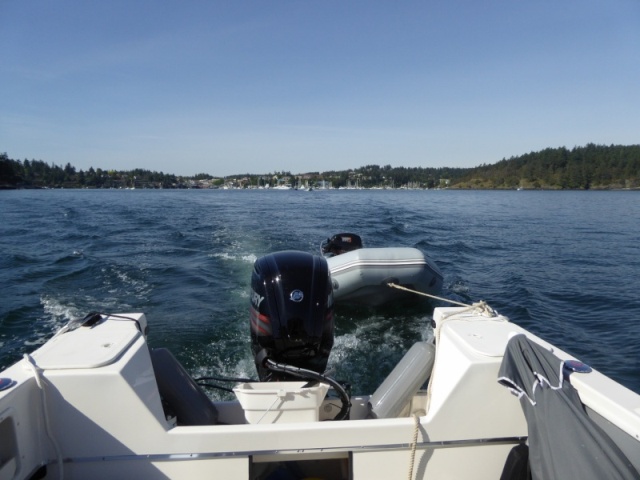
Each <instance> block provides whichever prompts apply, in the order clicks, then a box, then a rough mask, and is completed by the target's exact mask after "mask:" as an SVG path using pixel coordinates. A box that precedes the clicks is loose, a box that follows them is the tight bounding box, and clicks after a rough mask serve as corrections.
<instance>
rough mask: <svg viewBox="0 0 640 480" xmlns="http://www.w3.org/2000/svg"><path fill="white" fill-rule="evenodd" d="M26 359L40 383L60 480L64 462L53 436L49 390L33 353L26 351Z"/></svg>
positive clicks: (45, 422) (46, 427)
mask: <svg viewBox="0 0 640 480" xmlns="http://www.w3.org/2000/svg"><path fill="white" fill-rule="evenodd" d="M24 359H25V360H26V362H27V364H28V365H29V367H31V370H32V371H33V376H34V377H35V379H36V384H37V385H38V388H39V389H40V394H41V396H42V411H43V416H44V427H45V430H46V432H47V437H49V440H50V441H51V443H52V445H53V448H54V450H55V452H56V460H57V462H58V478H59V479H60V480H62V479H63V478H64V472H63V464H62V453H61V452H60V447H59V446H58V442H56V439H55V438H54V436H53V433H52V429H51V422H50V421H49V409H48V402H47V391H46V389H45V388H44V383H43V380H42V369H41V368H40V367H39V366H38V364H37V363H36V361H35V360H34V359H33V357H32V356H31V355H29V354H28V353H25V355H24Z"/></svg>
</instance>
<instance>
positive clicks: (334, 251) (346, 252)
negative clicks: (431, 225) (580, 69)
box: [321, 233, 443, 306]
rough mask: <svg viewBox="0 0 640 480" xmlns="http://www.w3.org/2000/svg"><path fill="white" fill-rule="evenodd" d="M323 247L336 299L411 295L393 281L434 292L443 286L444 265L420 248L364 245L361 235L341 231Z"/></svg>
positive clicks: (373, 302)
mask: <svg viewBox="0 0 640 480" xmlns="http://www.w3.org/2000/svg"><path fill="white" fill-rule="evenodd" d="M321 251H322V253H323V255H325V256H326V257H327V262H328V263H329V270H330V272H331V280H332V282H333V294H334V297H335V299H336V301H340V302H345V303H357V304H363V305H369V306H379V305H382V304H385V303H389V302H391V301H395V300H399V299H401V298H406V297H407V296H408V295H411V294H407V293H406V292H405V291H403V290H399V289H393V288H390V287H389V284H390V283H393V284H394V285H398V286H401V287H405V288H409V289H412V290H418V291H421V292H424V293H428V294H431V295H436V294H438V293H439V292H440V290H442V281H443V276H442V273H441V272H440V269H439V268H438V266H437V265H436V264H435V262H434V261H433V260H431V259H430V258H429V257H428V256H427V255H425V254H424V253H423V252H422V251H420V250H418V249H417V248H412V247H385V248H363V247H362V240H361V238H360V237H359V236H358V235H355V234H352V233H339V234H337V235H334V236H333V237H331V238H329V239H327V240H326V241H325V242H323V243H322V245H321Z"/></svg>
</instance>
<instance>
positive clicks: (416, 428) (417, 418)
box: [407, 413, 420, 480]
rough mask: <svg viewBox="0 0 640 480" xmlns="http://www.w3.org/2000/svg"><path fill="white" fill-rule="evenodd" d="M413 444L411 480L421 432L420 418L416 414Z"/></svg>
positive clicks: (410, 463)
mask: <svg viewBox="0 0 640 480" xmlns="http://www.w3.org/2000/svg"><path fill="white" fill-rule="evenodd" d="M413 425H414V428H413V442H411V460H410V462H409V476H408V477H407V478H408V479H409V480H413V467H414V464H415V461H416V448H417V446H418V432H419V431H420V416H419V415H418V414H417V413H416V414H414V415H413Z"/></svg>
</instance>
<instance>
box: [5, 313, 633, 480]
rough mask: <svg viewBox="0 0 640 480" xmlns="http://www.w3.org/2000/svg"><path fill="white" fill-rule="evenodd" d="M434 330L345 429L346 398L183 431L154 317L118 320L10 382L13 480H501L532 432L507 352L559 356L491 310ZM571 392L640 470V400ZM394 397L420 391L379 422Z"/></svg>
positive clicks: (235, 409) (597, 385) (53, 351)
mask: <svg viewBox="0 0 640 480" xmlns="http://www.w3.org/2000/svg"><path fill="white" fill-rule="evenodd" d="M434 320H435V322H436V331H435V349H433V348H432V347H430V348H429V349H426V350H424V352H423V353H421V352H418V354H417V355H416V356H414V357H412V358H410V359H409V360H410V361H408V362H404V364H403V365H400V364H399V365H398V367H396V369H395V370H394V371H393V372H392V373H391V374H390V375H389V378H388V381H387V380H385V382H384V383H383V385H381V387H380V388H379V389H378V391H376V392H374V394H373V395H372V396H357V397H352V399H351V402H352V408H351V416H350V419H349V420H343V421H324V420H329V419H331V418H333V416H334V415H335V412H336V410H337V409H339V407H338V406H336V405H335V403H336V401H335V399H324V400H323V401H322V402H321V406H320V407H319V408H318V409H317V411H315V412H314V413H315V415H314V416H313V418H309V417H308V416H307V415H298V414H296V413H295V412H294V413H291V412H289V413H288V414H287V415H290V416H286V415H283V416H279V415H270V416H269V417H268V420H262V419H263V416H262V415H256V412H252V415H251V416H247V415H246V414H245V413H246V412H245V411H244V410H243V406H241V404H240V402H237V401H232V402H219V403H216V404H215V407H216V408H217V412H218V422H217V424H214V425H190V426H183V425H179V424H176V421H175V419H174V418H172V417H171V416H169V417H168V416H167V412H166V411H165V410H164V409H163V403H162V400H161V396H160V392H159V387H158V375H159V374H162V373H163V372H155V371H154V366H153V364H152V358H151V355H150V350H149V347H148V346H147V343H146V337H145V335H144V332H145V330H146V318H145V316H144V315H142V314H128V315H123V316H119V317H108V318H106V319H103V320H102V321H101V322H100V323H98V324H95V325H93V326H91V327H79V328H77V329H75V330H72V331H69V332H67V333H63V334H61V335H57V336H56V337H54V338H53V339H51V340H49V341H48V342H47V343H46V344H45V345H43V346H42V347H41V348H40V349H38V350H37V351H35V352H34V353H33V354H31V355H30V356H28V357H26V358H25V359H23V360H21V361H19V362H18V363H16V364H15V365H14V366H12V367H10V368H8V369H6V370H4V371H3V372H1V373H0V378H3V379H7V381H5V382H2V384H4V385H5V387H6V388H4V390H2V391H0V479H5V478H6V479H9V478H16V479H26V478H30V477H31V476H32V475H34V474H42V475H46V478H48V479H49V478H52V479H58V478H65V479H86V478H92V479H99V478H110V479H111V478H144V479H153V478H162V479H174V478H175V479H184V478H189V479H200V478H202V479H205V478H207V479H208V478H225V479H249V478H250V479H266V478H267V477H268V476H269V475H270V474H272V473H274V472H276V471H278V469H287V468H289V467H291V468H293V467H295V469H297V471H298V472H300V474H301V475H303V476H306V477H320V478H334V479H344V480H347V479H358V480H359V479H377V478H406V477H408V475H409V474H410V475H411V478H419V479H434V478H435V479H440V478H474V479H480V480H482V479H492V480H493V479H496V478H500V475H501V473H502V471H503V469H504V466H505V462H506V459H507V456H508V454H509V452H510V451H511V450H512V448H513V447H514V446H516V445H519V444H522V443H526V441H527V435H528V428H527V422H526V420H525V417H524V415H523V412H522V409H521V405H520V402H519V401H518V399H517V398H516V397H515V396H513V395H511V394H510V393H509V391H508V390H507V389H506V388H504V387H503V386H502V385H500V384H499V383H498V381H497V377H498V371H499V368H500V364H501V362H502V360H503V354H504V351H505V347H506V345H507V342H508V341H509V339H510V338H511V337H512V336H513V335H515V334H524V335H526V336H527V338H529V339H530V340H531V341H533V342H536V343H537V344H539V345H542V346H543V347H544V348H546V349H549V348H553V347H552V346H551V345H549V344H548V343H546V342H544V341H543V340H541V339H540V338H538V337H536V336H534V335H532V334H530V333H529V332H527V331H525V330H524V329H522V328H520V327H518V326H517V325H515V324H512V323H510V322H509V321H508V320H507V319H506V318H505V317H503V316H499V315H494V316H486V312H480V311H464V310H463V309H459V308H438V309H436V311H435V312H434ZM422 343H427V342H422ZM429 345H433V343H430V344H429ZM429 351H433V352H435V353H434V354H433V357H429V356H428V355H430V354H429V353H428V352H429ZM410 352H411V351H410ZM425 352H426V353H425ZM553 353H554V355H556V356H557V357H558V358H560V359H563V360H564V359H570V358H572V357H570V356H569V355H568V354H567V353H565V352H563V351H562V350H559V349H557V348H553ZM407 355H409V353H408V354H407ZM424 355H427V356H424ZM420 359H422V360H420ZM427 361H428V362H429V366H428V371H427V372H426V374H427V375H428V376H430V380H429V382H428V387H427V388H426V389H425V390H423V389H420V387H415V385H414V387H415V388H416V390H415V391H409V390H408V389H409V388H410V387H411V382H405V381H404V380H406V378H405V377H411V376H413V375H416V374H418V372H419V374H420V375H424V374H425V372H424V370H425V369H426V368H427V365H426V362H427ZM421 362H425V364H423V365H421V364H420V363H421ZM400 363H401V364H402V363H403V362H400ZM420 380H421V379H420ZM571 383H572V384H573V386H574V387H575V389H576V390H577V391H578V392H579V395H580V398H581V401H582V403H583V404H584V407H585V409H586V410H587V411H588V412H589V414H590V415H591V416H592V417H593V418H595V419H598V422H600V423H601V425H602V427H603V428H604V429H606V430H607V432H608V433H609V434H610V435H611V438H614V439H615V441H616V443H617V444H618V445H619V446H620V448H621V449H622V450H623V451H624V452H625V453H626V455H627V456H628V457H629V459H630V460H631V461H632V462H633V463H634V465H635V466H636V468H640V396H639V395H637V394H635V393H633V392H631V391H630V390H628V389H626V388H625V387H623V386H621V385H619V384H617V383H616V382H614V381H613V380H611V379H609V378H607V377H605V376H604V375H602V374H601V373H599V372H597V371H595V370H594V371H592V372H590V373H586V374H577V373H575V374H572V376H571ZM294 387H295V388H298V387H299V385H296V386H294ZM240 388H241V389H243V390H248V389H249V390H250V388H249V387H247V386H243V387H240ZM279 388H280V387H279ZM395 388H402V389H404V390H407V393H408V394H409V395H408V396H404V397H403V398H404V400H402V401H405V400H406V404H404V405H399V407H401V408H399V409H394V410H393V413H390V412H392V411H391V410H387V414H388V415H389V416H388V417H387V418H371V417H372V415H371V407H370V406H369V404H370V403H374V404H377V403H378V402H382V401H384V399H385V398H386V396H387V395H388V394H394V393H395V392H396V390H395ZM411 388H413V387H411ZM385 389H386V391H385ZM245 393H246V392H245ZM274 395H275V396H274V397H273V398H274V399H276V400H278V399H279V400H278V401H277V402H276V401H274V402H268V404H269V406H268V408H266V407H261V408H264V410H265V412H264V413H265V414H267V413H269V414H273V413H274V412H281V411H282V412H281V413H283V414H284V413H287V412H284V409H285V406H284V405H286V404H287V401H288V400H290V396H291V392H288V391H287V389H286V388H285V387H282V388H281V389H280V390H278V389H276V391H275V392H274ZM303 396H304V395H303ZM374 399H375V400H374ZM306 400H308V399H305V401H306ZM278 402H279V403H278ZM303 408H304V409H308V408H309V406H308V405H307V404H306V403H305V406H304V407H303ZM307 413H308V412H307ZM374 417H375V416H374ZM264 418H267V417H264ZM285 418H286V420H284V419H285ZM247 419H251V422H253V423H248V421H247ZM316 419H317V420H316ZM576 441H579V439H577V440H576ZM566 461H567V462H571V461H572V459H570V458H568V459H567V460H566ZM38 478H40V477H38Z"/></svg>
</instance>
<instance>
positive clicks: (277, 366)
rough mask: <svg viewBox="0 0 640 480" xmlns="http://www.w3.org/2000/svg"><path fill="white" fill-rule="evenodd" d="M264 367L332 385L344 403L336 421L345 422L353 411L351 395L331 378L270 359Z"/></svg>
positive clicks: (335, 418)
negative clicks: (350, 411) (351, 410)
mask: <svg viewBox="0 0 640 480" xmlns="http://www.w3.org/2000/svg"><path fill="white" fill-rule="evenodd" d="M264 365H265V366H266V367H267V368H268V369H269V370H272V371H274V372H280V373H287V374H289V375H293V376H294V377H300V378H305V379H309V378H310V379H313V380H317V381H319V382H323V383H328V384H329V385H331V386H332V387H333V388H334V390H335V391H336V392H338V395H339V396H340V400H341V401H342V408H341V409H340V411H339V412H338V414H337V415H336V416H335V417H334V420H344V419H345V418H347V416H348V415H349V410H350V409H351V399H350V398H349V395H347V392H346V390H345V389H344V388H343V387H342V385H340V384H339V383H338V382H336V381H335V380H334V379H333V378H331V377H325V376H324V375H321V374H319V373H317V372H314V371H313V370H307V369H305V368H299V367H294V366H292V365H286V364H284V363H276V362H274V361H273V360H271V359H270V358H267V359H266V360H265V363H264Z"/></svg>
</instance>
